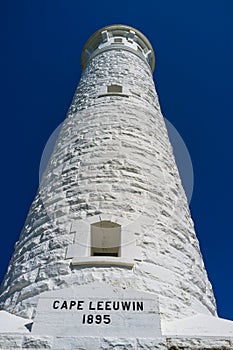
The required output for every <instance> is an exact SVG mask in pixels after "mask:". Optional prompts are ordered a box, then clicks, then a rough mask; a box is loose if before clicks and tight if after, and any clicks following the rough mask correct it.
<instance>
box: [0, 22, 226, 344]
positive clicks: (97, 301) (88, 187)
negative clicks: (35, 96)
mask: <svg viewBox="0 0 233 350" xmlns="http://www.w3.org/2000/svg"><path fill="white" fill-rule="evenodd" d="M81 63H82V68H83V73H82V77H81V80H80V82H79V84H78V87H77V90H76V92H75V95H74V98H73V101H72V104H71V106H70V109H69V111H68V114H67V117H66V119H65V121H64V123H63V125H62V128H61V130H60V134H59V137H58V139H57V142H56V145H55V148H54V151H53V153H52V156H51V158H50V161H49V164H48V166H47V169H46V171H45V173H44V175H43V179H42V182H41V185H40V188H39V190H38V194H37V196H36V198H35V200H34V202H33V203H32V206H31V208H30V211H29V214H28V217H27V219H26V223H25V226H24V228H23V230H22V233H21V236H20V239H19V241H18V242H17V243H16V245H15V252H14V254H13V257H12V259H11V262H10V264H9V268H8V271H7V274H6V276H5V279H4V282H3V285H2V292H1V299H0V301H1V307H2V310H3V311H1V314H0V321H1V320H2V325H0V332H1V334H0V348H2V349H5V348H11V349H24V348H30V349H34V348H39V347H41V348H47V349H84V350H89V349H96V350H100V349H135V350H136V349H137V350H139V349H170V350H171V349H216V350H217V349H232V338H233V325H232V322H231V321H227V320H222V319H219V318H218V317H217V315H216V307H215V300H214V296H213V292H212V288H211V284H210V282H209V280H208V277H207V274H206V271H205V267H204V264H203V260H202V256H201V253H200V249H199V244H198V240H197V238H196V235H195V231H194V227H193V222H192V219H191V216H190V212H189V208H188V203H187V199H186V196H185V193H184V190H183V188H182V185H181V180H180V177H179V173H178V170H177V167H176V164H175V160H174V156H173V152H172V147H171V145H170V142H169V139H168V135H167V130H166V127H165V123H164V120H163V116H162V114H161V111H160V106H159V102H158V97H157V94H156V91H155V87H154V83H153V78H152V73H153V70H154V66H155V55H154V51H153V48H152V46H151V44H150V42H149V41H148V40H147V38H146V37H145V36H144V35H143V34H142V33H141V32H139V31H138V30H136V29H134V28H132V27H129V26H125V25H111V26H108V27H105V28H102V29H100V30H99V31H97V32H96V33H95V34H93V35H92V36H91V38H90V39H89V40H88V41H87V43H86V45H85V47H84V49H83V53H82V58H81ZM25 319H26V320H25ZM25 325H26V326H25ZM1 346H2V347H1ZM7 346H8V347H7Z"/></svg>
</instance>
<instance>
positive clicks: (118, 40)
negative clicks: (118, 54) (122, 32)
mask: <svg viewBox="0 0 233 350" xmlns="http://www.w3.org/2000/svg"><path fill="white" fill-rule="evenodd" d="M114 43H122V39H121V38H115V39H114Z"/></svg>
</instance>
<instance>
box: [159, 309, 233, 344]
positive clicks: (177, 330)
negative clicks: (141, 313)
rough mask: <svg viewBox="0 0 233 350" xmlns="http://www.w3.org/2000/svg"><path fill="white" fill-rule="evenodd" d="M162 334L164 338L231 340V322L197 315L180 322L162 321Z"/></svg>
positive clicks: (232, 333) (232, 324)
mask: <svg viewBox="0 0 233 350" xmlns="http://www.w3.org/2000/svg"><path fill="white" fill-rule="evenodd" d="M162 333H163V334H164V335H166V336H168V335H176V336H180V335H186V336H196V337H197V336H215V337H226V338H233V321H230V320H225V319H222V318H218V317H213V316H209V315H203V314H199V315H195V316H192V317H188V318H184V319H181V320H175V321H170V322H167V321H162Z"/></svg>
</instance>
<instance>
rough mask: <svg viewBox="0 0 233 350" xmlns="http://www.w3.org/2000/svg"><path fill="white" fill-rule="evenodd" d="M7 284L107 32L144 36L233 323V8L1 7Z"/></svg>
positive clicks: (122, 4) (222, 305) (47, 0)
mask: <svg viewBox="0 0 233 350" xmlns="http://www.w3.org/2000/svg"><path fill="white" fill-rule="evenodd" d="M0 16H1V21H0V22H1V25H2V30H1V33H2V42H1V49H2V50H1V60H2V64H1V70H2V72H1V78H2V79H1V80H2V84H1V87H2V93H1V97H2V103H1V111H2V115H1V150H2V152H1V158H2V161H1V173H0V174H1V214H2V219H1V236H0V243H1V244H0V250H1V252H0V278H2V277H3V275H4V273H5V270H6V268H7V265H8V261H9V259H10V256H11V254H12V252H13V247H14V243H15V242H16V240H17V239H18V237H19V234H20V231H21V229H22V227H23V224H24V220H25V217H26V214H27V212H28V209H29V206H30V204H31V202H32V200H33V198H34V195H35V193H36V190H37V187H38V178H39V163H40V158H41V154H42V151H43V148H44V146H45V144H46V141H47V140H48V138H49V136H50V134H51V133H52V132H53V130H54V129H55V128H56V127H57V126H58V125H59V124H60V123H61V122H62V121H63V120H64V118H65V115H66V111H67V109H68V106H69V104H70V102H71V99H72V96H73V94H74V91H75V88H76V85H77V84H78V81H79V78H80V73H81V69H80V63H79V62H80V55H81V50H82V47H83V45H84V44H85V41H86V40H87V39H88V38H89V36H90V35H91V34H92V33H93V32H95V31H96V30H97V29H99V28H100V27H103V26H105V25H108V24H114V23H123V24H128V25H131V26H133V27H136V28H137V29H139V30H141V31H142V32H143V33H144V34H145V35H146V36H147V37H148V38H149V40H150V41H151V43H152V45H153V47H154V49H155V52H156V58H157V63H156V69H155V73H154V79H155V83H156V87H157V91H158V94H159V97H160V104H161V108H162V111H163V115H164V116H165V117H166V118H167V119H168V120H169V121H170V122H171V123H172V124H173V125H174V126H175V127H176V129H177V130H178V131H179V133H180V135H181V136H182V138H183V140H184V141H185V143H186V146H187V147H188V149H189V152H190V155H191V159H192V163H193V168H194V183H195V186H194V193H193V198H192V202H191V212H192V217H193V219H194V221H195V226H196V232H197V236H198V238H199V241H200V245H201V249H202V253H203V256H204V261H205V264H206V268H207V270H208V274H209V278H210V280H211V282H212V284H213V288H214V292H215V296H216V299H217V303H218V312H219V315H220V316H221V317H224V318H228V319H233V301H232V295H233V278H232V275H233V273H232V270H233V264H232V256H233V230H232V218H233V214H232V198H233V185H232V180H233V161H232V160H233V159H232V158H233V156H232V150H233V147H232V127H233V121H232V117H233V115H232V110H233V96H232V91H233V89H232V81H233V45H232V44H233V2H232V0H221V1H217V0H205V1H203V0H196V1H193V0H190V1H187V0H178V1H174V0H170V1H168V0H163V1H161V0H159V1H158V0H151V1H148V0H144V1H139V0H135V1H129V0H124V1H122V0H118V1H106V0H102V1H90V0H89V1H78V0H40V1H33V0H20V1H18V0H11V1H6V2H5V4H2V5H1V15H0Z"/></svg>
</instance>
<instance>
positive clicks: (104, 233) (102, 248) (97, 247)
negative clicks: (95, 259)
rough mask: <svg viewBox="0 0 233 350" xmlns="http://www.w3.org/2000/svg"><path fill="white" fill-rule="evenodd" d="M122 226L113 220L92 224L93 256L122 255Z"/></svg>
mask: <svg viewBox="0 0 233 350" xmlns="http://www.w3.org/2000/svg"><path fill="white" fill-rule="evenodd" d="M120 245H121V226H120V225H118V224H116V223H115V222H111V221H99V222H96V223H94V224H92V225H91V256H114V257H118V256H120Z"/></svg>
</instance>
